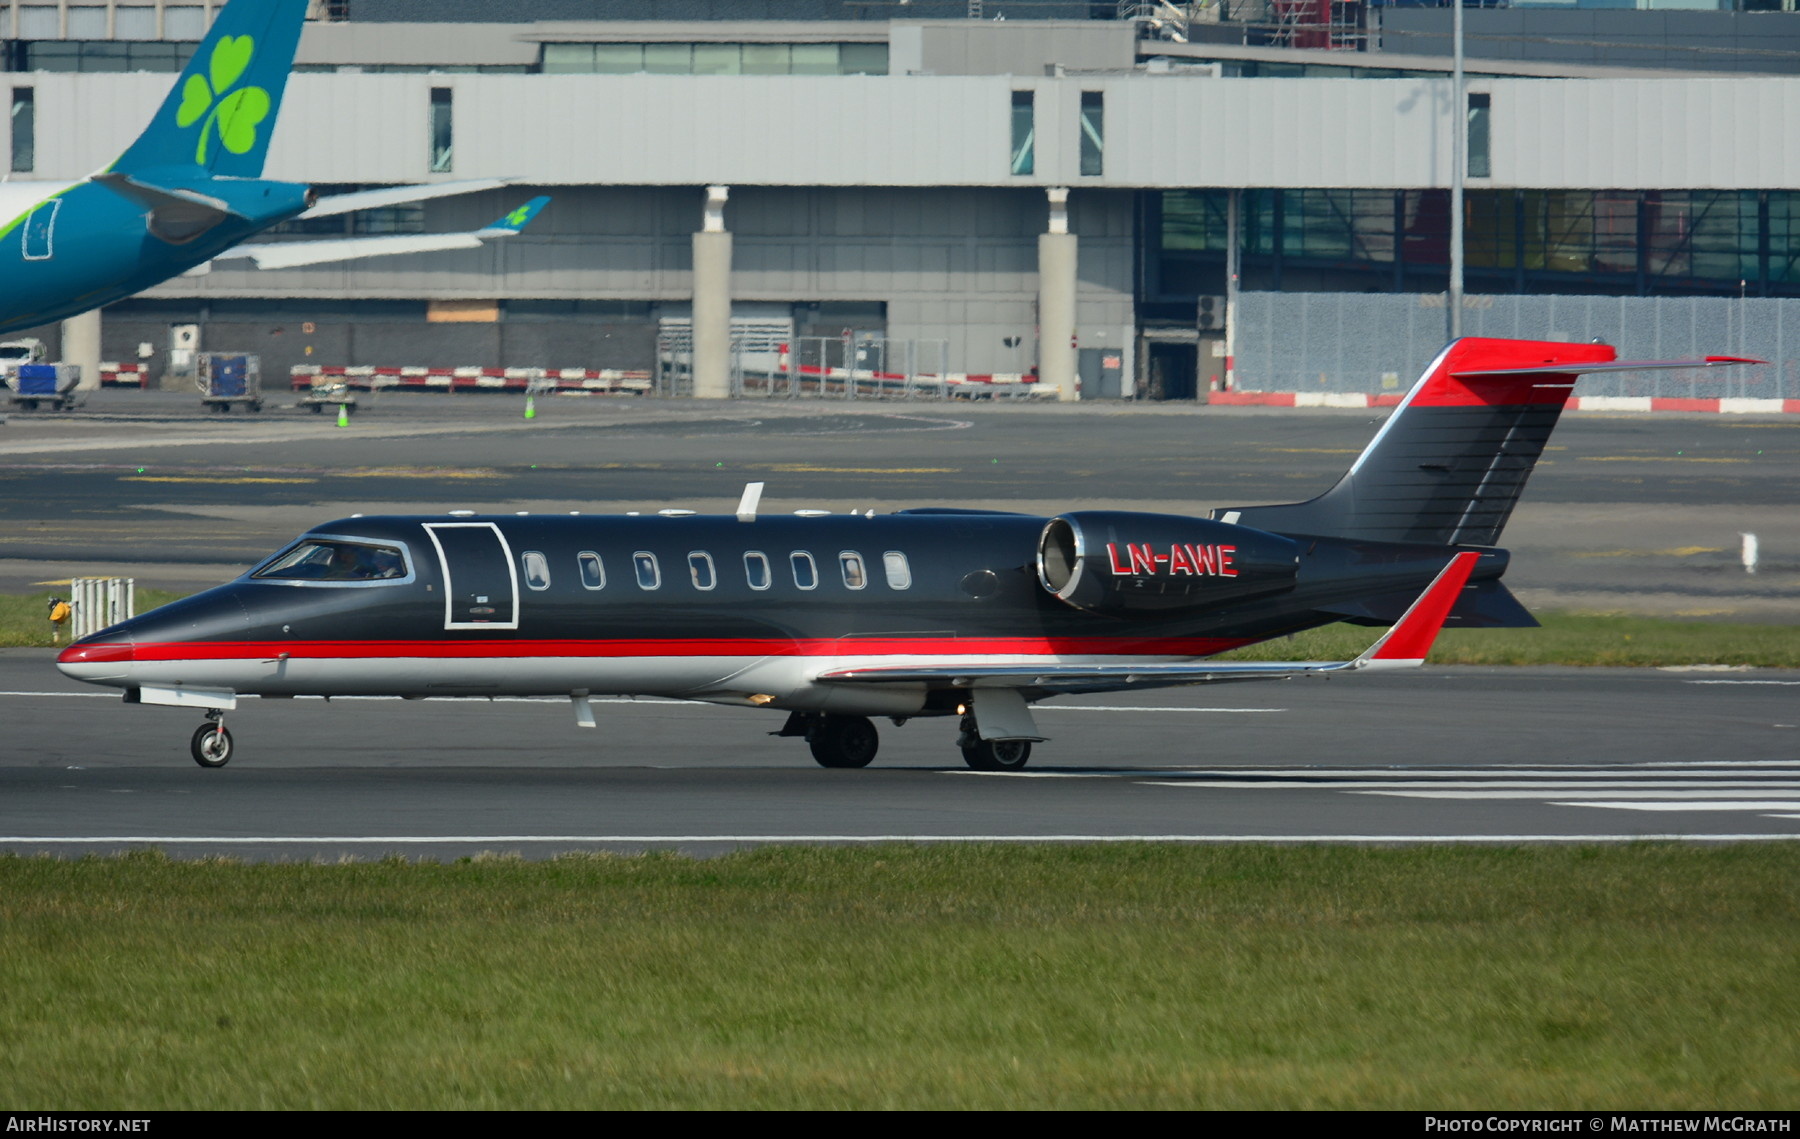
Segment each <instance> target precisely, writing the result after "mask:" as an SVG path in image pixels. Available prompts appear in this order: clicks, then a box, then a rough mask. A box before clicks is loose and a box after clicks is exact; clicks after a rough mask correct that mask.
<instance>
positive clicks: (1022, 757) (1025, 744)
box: [962, 740, 1031, 771]
mask: <svg viewBox="0 0 1800 1139" xmlns="http://www.w3.org/2000/svg"><path fill="white" fill-rule="evenodd" d="M962 753H963V762H964V763H966V764H968V765H969V766H970V767H972V768H974V769H975V770H976V771H1018V770H1020V769H1021V768H1023V767H1024V766H1025V764H1026V762H1027V761H1029V760H1030V759H1031V741H1030V740H982V741H981V742H980V743H978V744H976V745H975V746H974V747H966V748H963V749H962Z"/></svg>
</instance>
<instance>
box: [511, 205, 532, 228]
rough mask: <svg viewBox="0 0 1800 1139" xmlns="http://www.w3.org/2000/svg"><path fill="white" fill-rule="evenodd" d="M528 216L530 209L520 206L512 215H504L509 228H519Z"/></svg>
mask: <svg viewBox="0 0 1800 1139" xmlns="http://www.w3.org/2000/svg"><path fill="white" fill-rule="evenodd" d="M530 216H531V207H530V206H528V205H526V206H520V207H519V208H518V209H516V210H514V211H513V212H512V213H510V214H507V215H506V224H507V225H510V226H521V225H524V224H525V219H526V218H528V217H530Z"/></svg>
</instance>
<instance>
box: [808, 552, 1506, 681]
mask: <svg viewBox="0 0 1800 1139" xmlns="http://www.w3.org/2000/svg"><path fill="white" fill-rule="evenodd" d="M1480 558H1481V555H1480V554H1479V553H1476V552H1475V551H1472V550H1471V551H1467V552H1465V553H1460V554H1457V555H1456V556H1455V557H1454V558H1452V559H1450V562H1449V564H1448V565H1446V566H1445V567H1444V568H1443V569H1442V570H1440V571H1438V575H1437V577H1435V578H1433V579H1432V582H1431V584H1430V585H1428V586H1426V587H1425V592H1423V593H1421V594H1420V595H1419V596H1418V598H1417V599H1415V600H1414V601H1413V603H1412V605H1411V606H1410V607H1408V609H1407V610H1406V612H1405V613H1404V614H1402V616H1401V617H1400V620H1399V622H1398V623H1397V624H1395V625H1394V627H1393V628H1392V629H1389V630H1388V631H1387V633H1385V634H1384V635H1383V636H1382V638H1381V639H1380V640H1378V641H1376V642H1375V643H1374V644H1373V645H1371V646H1370V647H1369V649H1368V651H1367V652H1365V653H1363V654H1362V655H1361V656H1359V657H1357V658H1356V659H1355V660H1346V661H1323V662H1320V661H1215V662H1205V663H1193V664H1149V663H1141V664H1130V663H1122V664H1016V665H1015V664H1006V665H992V664H977V663H973V662H970V663H965V664H958V663H957V662H955V661H945V662H943V663H940V664H934V665H929V666H918V665H899V666H893V667H889V666H885V665H876V666H873V667H868V668H840V669H832V670H829V671H826V672H822V673H820V674H819V677H818V679H819V680H821V681H827V682H833V683H845V684H855V683H879V684H895V683H909V684H924V685H926V686H927V687H932V688H959V689H971V690H974V689H982V688H1023V689H1029V690H1033V691H1036V692H1039V693H1042V694H1044V695H1073V694H1076V693H1081V692H1114V691H1118V690H1119V689H1123V688H1156V687H1162V686H1168V685H1176V684H1219V683H1223V682H1226V681H1233V680H1282V679H1285V678H1287V677H1290V676H1305V675H1308V674H1312V673H1331V672H1344V671H1356V670H1362V669H1390V668H1416V667H1418V666H1419V665H1421V664H1423V663H1424V662H1425V655H1426V654H1427V653H1429V652H1430V651H1431V646H1432V645H1433V643H1435V642H1436V640H1437V635H1438V633H1439V631H1440V630H1442V629H1443V627H1444V622H1445V620H1446V619H1447V618H1448V616H1449V614H1450V610H1451V609H1452V608H1453V607H1455V605H1456V604H1457V602H1458V600H1459V598H1460V597H1461V596H1462V592H1463V589H1464V587H1465V586H1466V585H1467V584H1468V580H1469V575H1470V574H1471V573H1473V572H1474V570H1475V563H1476V562H1477V561H1478V560H1480Z"/></svg>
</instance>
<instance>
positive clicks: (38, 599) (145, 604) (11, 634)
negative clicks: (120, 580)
mask: <svg viewBox="0 0 1800 1139" xmlns="http://www.w3.org/2000/svg"><path fill="white" fill-rule="evenodd" d="M185 596H187V595H186V594H184V593H179V592H171V591H169V590H166V589H140V590H138V591H137V597H136V600H137V609H138V612H139V613H144V612H148V611H149V610H150V609H153V608H155V607H156V606H158V605H167V604H168V603H169V602H171V601H178V600H180V599H181V598H183V597H185ZM52 597H60V598H63V599H64V600H65V601H66V600H68V597H69V587H68V586H66V585H65V586H59V587H57V588H55V589H45V590H42V591H40V592H37V593H27V594H22V595H21V594H17V593H3V594H0V648H22V647H41V648H49V647H50V646H51V644H52V642H51V640H50V634H51V625H50V599H51V598H52ZM62 643H63V644H65V645H66V644H68V643H69V632H68V629H67V628H65V629H64V630H63V632H62Z"/></svg>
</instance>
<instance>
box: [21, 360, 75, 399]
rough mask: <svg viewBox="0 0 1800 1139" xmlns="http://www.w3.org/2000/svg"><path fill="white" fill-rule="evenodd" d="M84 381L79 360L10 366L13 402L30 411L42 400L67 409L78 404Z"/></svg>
mask: <svg viewBox="0 0 1800 1139" xmlns="http://www.w3.org/2000/svg"><path fill="white" fill-rule="evenodd" d="M80 383H81V365H79V364H19V365H16V366H14V367H11V368H8V369H7V370H6V386H7V387H9V388H11V389H12V402H13V404H14V406H16V407H20V408H23V409H24V410H26V411H36V410H37V407H38V404H40V403H47V404H49V405H50V406H51V407H52V408H54V409H56V410H57V411H67V410H68V409H69V408H71V407H74V406H75V399H76V396H75V388H76V385H78V384H80Z"/></svg>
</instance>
